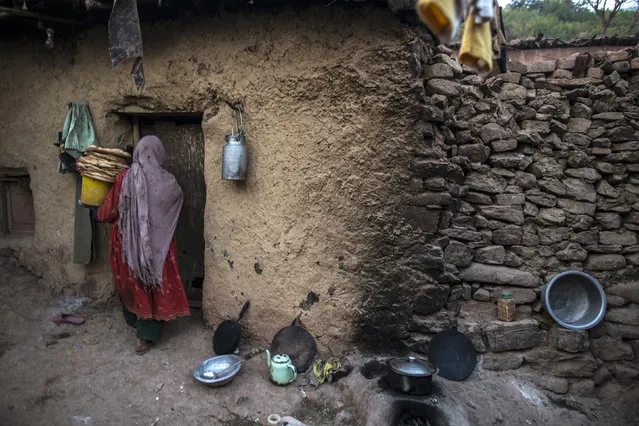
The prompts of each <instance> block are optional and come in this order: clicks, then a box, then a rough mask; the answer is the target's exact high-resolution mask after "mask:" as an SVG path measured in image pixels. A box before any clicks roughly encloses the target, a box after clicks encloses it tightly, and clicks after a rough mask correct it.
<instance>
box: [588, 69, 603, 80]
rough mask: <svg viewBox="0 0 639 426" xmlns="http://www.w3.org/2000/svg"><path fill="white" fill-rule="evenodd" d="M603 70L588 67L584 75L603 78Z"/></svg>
mask: <svg viewBox="0 0 639 426" xmlns="http://www.w3.org/2000/svg"><path fill="white" fill-rule="evenodd" d="M603 76H604V71H603V70H602V69H601V68H595V67H590V68H588V71H586V77H588V78H599V79H601V78H603Z"/></svg>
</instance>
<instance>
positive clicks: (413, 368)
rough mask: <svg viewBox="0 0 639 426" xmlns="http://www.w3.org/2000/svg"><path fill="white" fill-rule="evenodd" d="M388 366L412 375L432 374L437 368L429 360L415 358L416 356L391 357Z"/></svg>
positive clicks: (401, 372)
mask: <svg viewBox="0 0 639 426" xmlns="http://www.w3.org/2000/svg"><path fill="white" fill-rule="evenodd" d="M387 364H388V367H389V368H390V369H391V370H393V371H394V372H395V373H398V374H402V375H404V376H411V377H426V376H432V375H433V374H434V373H435V369H434V368H432V367H431V366H430V365H429V364H428V362H426V361H424V360H421V359H419V358H415V357H414V356H409V357H401V358H391V359H389V360H388V363H387Z"/></svg>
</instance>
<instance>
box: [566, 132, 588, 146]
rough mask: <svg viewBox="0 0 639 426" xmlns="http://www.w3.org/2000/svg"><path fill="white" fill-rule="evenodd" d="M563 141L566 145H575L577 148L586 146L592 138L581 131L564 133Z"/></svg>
mask: <svg viewBox="0 0 639 426" xmlns="http://www.w3.org/2000/svg"><path fill="white" fill-rule="evenodd" d="M563 141H564V142H565V143H566V144H568V145H575V146H576V147H578V148H588V147H589V146H590V142H591V141H592V138H591V137H590V136H587V135H584V134H583V133H566V134H565V135H564V136H563Z"/></svg>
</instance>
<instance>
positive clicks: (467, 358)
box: [428, 304, 477, 382]
mask: <svg viewBox="0 0 639 426" xmlns="http://www.w3.org/2000/svg"><path fill="white" fill-rule="evenodd" d="M460 309H461V305H459V304H457V306H456V307H455V320H454V321H451V326H452V328H451V329H449V330H445V331H442V332H440V333H437V334H436V335H435V337H433V340H431V342H430V347H429V348H428V359H429V360H430V362H432V363H433V364H434V365H435V366H436V367H437V368H438V369H439V375H440V376H442V377H443V378H445V379H448V380H455V381H458V382H461V381H463V380H466V379H467V378H468V377H469V376H470V375H471V374H472V373H473V371H474V370H475V365H476V364H477V352H476V351H475V347H474V346H473V344H472V342H471V341H470V339H468V337H466V336H465V335H464V334H462V333H460V332H459V331H457V316H458V315H459V311H460Z"/></svg>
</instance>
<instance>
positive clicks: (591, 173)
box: [564, 167, 601, 182]
mask: <svg viewBox="0 0 639 426" xmlns="http://www.w3.org/2000/svg"><path fill="white" fill-rule="evenodd" d="M564 173H565V174H566V176H570V177H573V178H577V179H583V180H587V181H589V182H597V181H599V180H601V175H600V174H599V173H598V172H597V171H596V170H595V169H591V168H589V167H582V168H579V169H567V170H566V171H565V172H564Z"/></svg>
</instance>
